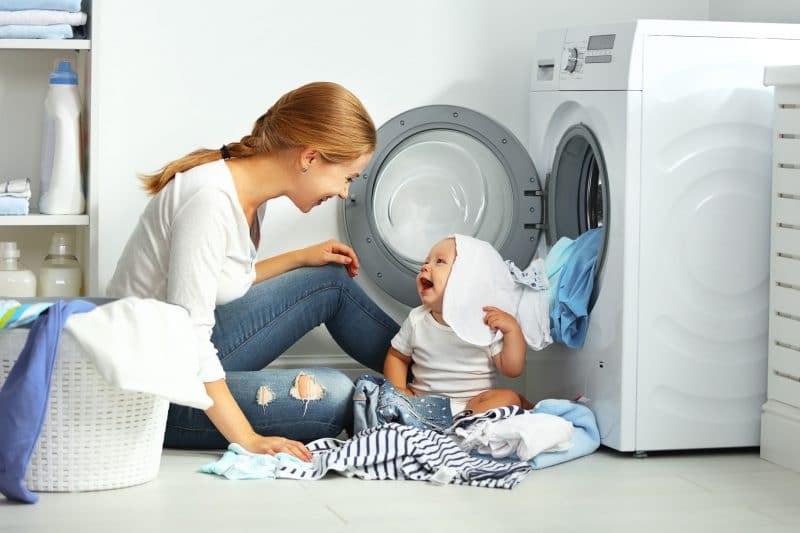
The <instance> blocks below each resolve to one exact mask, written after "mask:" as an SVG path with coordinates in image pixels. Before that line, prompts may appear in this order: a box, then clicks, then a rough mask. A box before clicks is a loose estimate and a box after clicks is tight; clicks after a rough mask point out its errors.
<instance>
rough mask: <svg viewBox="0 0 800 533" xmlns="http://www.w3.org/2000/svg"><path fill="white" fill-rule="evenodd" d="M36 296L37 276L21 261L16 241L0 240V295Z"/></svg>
mask: <svg viewBox="0 0 800 533" xmlns="http://www.w3.org/2000/svg"><path fill="white" fill-rule="evenodd" d="M26 296H36V276H34V275H33V272H31V271H30V270H26V269H25V267H24V266H23V265H22V264H21V263H20V262H19V249H18V248H17V243H16V242H0V297H12V298H19V297H26Z"/></svg>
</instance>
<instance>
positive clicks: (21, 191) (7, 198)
mask: <svg viewBox="0 0 800 533" xmlns="http://www.w3.org/2000/svg"><path fill="white" fill-rule="evenodd" d="M30 202H31V180H29V179H27V178H25V179H17V180H9V181H3V182H0V215H27V214H28V212H29V211H30Z"/></svg>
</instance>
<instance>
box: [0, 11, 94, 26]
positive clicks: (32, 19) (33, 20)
mask: <svg viewBox="0 0 800 533" xmlns="http://www.w3.org/2000/svg"><path fill="white" fill-rule="evenodd" d="M0 24H23V25H25V26H47V25H50V24H69V25H70V26H83V25H84V24H86V13H70V12H69V11H53V10H45V9H27V10H25V11H0Z"/></svg>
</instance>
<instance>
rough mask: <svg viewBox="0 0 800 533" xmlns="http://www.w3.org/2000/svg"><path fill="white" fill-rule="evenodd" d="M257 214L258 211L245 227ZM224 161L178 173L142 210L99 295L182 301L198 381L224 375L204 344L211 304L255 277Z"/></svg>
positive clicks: (249, 238) (238, 292) (252, 249)
mask: <svg viewBox="0 0 800 533" xmlns="http://www.w3.org/2000/svg"><path fill="white" fill-rule="evenodd" d="M263 214H264V209H263V206H262V208H261V209H259V212H258V216H257V217H256V222H255V224H254V228H253V235H255V240H256V241H258V231H259V229H258V228H260V225H261V219H262V217H263ZM253 235H251V230H250V226H249V224H248V223H247V219H246V218H245V215H244V211H243V210H242V207H241V204H240V203H239V198H238V195H237V193H236V188H235V187H234V184H233V176H232V175H231V173H230V170H228V166H227V165H226V164H225V162H224V161H222V160H219V161H213V162H211V163H206V164H204V165H200V166H197V167H194V168H192V169H190V170H188V171H186V172H183V173H178V174H176V175H175V178H174V179H173V180H172V181H171V182H170V183H169V184H167V186H166V187H164V188H163V189H162V190H161V191H160V192H159V193H158V194H157V195H155V196H154V197H153V198H152V199H151V200H150V202H149V203H148V204H147V207H146V208H145V210H144V213H143V214H142V216H141V218H140V219H139V223H138V224H137V225H136V228H135V229H134V231H133V234H132V235H131V237H130V239H129V240H128V244H127V245H126V246H125V249H124V250H123V252H122V256H121V257H120V259H119V262H118V263H117V268H116V271H115V272H114V275H113V276H112V278H111V281H110V282H109V285H108V289H107V294H108V296H110V297H114V298H122V297H125V296H138V297H140V298H156V299H158V300H162V301H166V302H168V303H172V304H176V305H180V306H182V307H184V308H185V309H186V310H187V311H188V312H189V316H190V317H191V320H192V322H193V323H194V329H195V334H196V338H197V348H198V357H199V359H200V377H201V379H202V380H203V381H204V382H209V381H216V380H218V379H221V378H223V377H225V371H224V370H223V369H222V365H221V364H220V361H219V358H218V357H217V350H216V348H215V347H214V345H213V344H212V343H211V330H212V329H213V327H214V308H215V307H216V306H217V305H222V304H225V303H228V302H230V301H232V300H235V299H236V298H239V297H241V296H243V295H244V294H245V293H246V292H247V290H248V289H249V288H250V286H251V285H252V284H253V281H254V280H255V259H256V246H255V245H254V243H253Z"/></svg>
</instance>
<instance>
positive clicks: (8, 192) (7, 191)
mask: <svg viewBox="0 0 800 533" xmlns="http://www.w3.org/2000/svg"><path fill="white" fill-rule="evenodd" d="M0 196H13V197H15V198H30V197H31V180H29V179H28V178H25V179H18V180H9V181H0Z"/></svg>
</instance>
